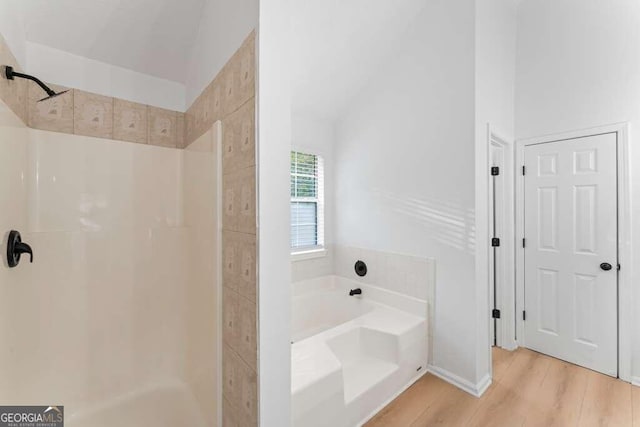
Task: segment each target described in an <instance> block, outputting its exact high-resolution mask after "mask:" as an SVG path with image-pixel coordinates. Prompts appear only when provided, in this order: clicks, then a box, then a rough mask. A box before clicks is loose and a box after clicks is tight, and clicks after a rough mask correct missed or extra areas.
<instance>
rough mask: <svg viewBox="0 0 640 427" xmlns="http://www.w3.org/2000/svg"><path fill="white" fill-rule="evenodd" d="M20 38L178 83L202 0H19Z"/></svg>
mask: <svg viewBox="0 0 640 427" xmlns="http://www.w3.org/2000/svg"><path fill="white" fill-rule="evenodd" d="M20 1H21V4H22V6H23V7H24V17H25V26H26V39H27V41H29V42H33V43H39V44H43V45H46V46H49V47H52V48H56V49H60V50H63V51H66V52H70V53H73V54H76V55H80V56H83V57H86V58H90V59H95V60H98V61H102V62H106V63H109V64H112V65H117V66H120V67H124V68H127V69H130V70H134V71H138V72H141V73H144V74H149V75H152V76H156V77H160V78H164V79H168V80H172V81H176V82H180V83H184V82H185V79H186V65H187V61H188V59H189V52H190V49H191V46H192V45H193V43H194V40H195V39H196V35H197V32H198V24H199V22H200V15H201V12H202V9H203V7H204V4H205V2H206V1H207V0H20Z"/></svg>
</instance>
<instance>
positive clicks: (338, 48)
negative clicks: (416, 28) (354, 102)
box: [291, 0, 429, 120]
mask: <svg viewBox="0 0 640 427" xmlns="http://www.w3.org/2000/svg"><path fill="white" fill-rule="evenodd" d="M428 3H429V2H425V1H424V0H394V1H386V0H385V1H371V0H346V1H345V0H304V1H293V2H291V5H292V20H291V21H292V43H293V45H292V61H293V64H292V91H293V110H294V111H301V112H304V113H307V114H312V115H315V116H318V117H322V118H326V119H330V120H331V119H335V118H336V116H337V115H339V112H340V111H341V110H342V109H343V108H344V107H345V105H347V104H348V102H349V100H350V99H351V98H352V97H353V96H354V95H356V94H357V93H358V91H360V90H361V89H362V87H363V86H364V85H365V83H366V82H367V80H368V79H369V76H370V75H371V73H372V71H374V70H375V69H376V67H379V66H380V65H381V64H382V63H383V61H385V60H389V58H390V54H392V53H393V49H394V46H395V43H396V42H397V40H398V38H399V37H400V36H401V35H402V34H403V32H404V31H405V29H406V27H407V25H408V24H409V23H410V22H411V21H412V19H414V18H415V17H416V15H417V14H418V13H419V12H420V11H421V10H422V9H423V8H424V7H425V6H426V5H427V4H428ZM391 56H392V55H391Z"/></svg>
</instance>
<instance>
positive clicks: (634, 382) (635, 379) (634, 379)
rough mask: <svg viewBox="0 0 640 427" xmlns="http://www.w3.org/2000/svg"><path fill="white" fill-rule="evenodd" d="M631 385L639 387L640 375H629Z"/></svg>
mask: <svg viewBox="0 0 640 427" xmlns="http://www.w3.org/2000/svg"><path fill="white" fill-rule="evenodd" d="M631 385H634V386H636V387H640V377H631Z"/></svg>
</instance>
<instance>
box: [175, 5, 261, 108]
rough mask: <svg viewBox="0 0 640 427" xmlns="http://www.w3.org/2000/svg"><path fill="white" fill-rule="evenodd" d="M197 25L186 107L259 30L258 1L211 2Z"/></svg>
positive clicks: (188, 73) (188, 71) (189, 70)
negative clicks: (248, 38) (250, 34)
mask: <svg viewBox="0 0 640 427" xmlns="http://www.w3.org/2000/svg"><path fill="white" fill-rule="evenodd" d="M198 26H199V28H198V36H197V38H196V41H195V43H194V45H193V46H192V48H191V52H190V55H189V58H190V59H189V62H188V64H186V66H187V80H186V81H187V85H186V86H187V87H186V106H187V108H188V107H189V106H190V105H191V103H192V102H193V101H194V100H195V99H196V98H197V97H198V95H200V93H201V92H202V91H203V90H204V88H205V87H206V86H207V85H208V84H209V82H211V80H213V78H214V77H215V76H216V75H217V74H218V72H219V71H220V70H221V69H222V67H223V66H224V64H226V63H227V61H228V60H229V58H231V56H232V55H233V53H234V52H235V51H236V50H237V49H238V48H239V47H240V45H241V44H242V42H243V41H244V39H245V38H246V37H247V35H248V34H249V33H250V32H251V30H252V29H254V28H257V26H258V0H209V1H207V2H206V3H205V7H204V10H203V11H202V18H201V20H200V23H199V24H198ZM177 66H184V64H177Z"/></svg>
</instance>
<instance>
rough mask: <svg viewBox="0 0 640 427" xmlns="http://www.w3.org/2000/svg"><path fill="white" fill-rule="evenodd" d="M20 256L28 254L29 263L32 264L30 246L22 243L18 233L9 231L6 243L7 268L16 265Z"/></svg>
mask: <svg viewBox="0 0 640 427" xmlns="http://www.w3.org/2000/svg"><path fill="white" fill-rule="evenodd" d="M22 254H29V262H33V250H32V249H31V246H29V245H28V244H26V243H23V242H22V238H21V237H20V232H19V231H16V230H11V231H10V232H9V240H8V241H7V264H9V267H15V266H16V265H18V263H19V262H20V256H21V255H22Z"/></svg>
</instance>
